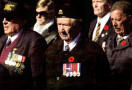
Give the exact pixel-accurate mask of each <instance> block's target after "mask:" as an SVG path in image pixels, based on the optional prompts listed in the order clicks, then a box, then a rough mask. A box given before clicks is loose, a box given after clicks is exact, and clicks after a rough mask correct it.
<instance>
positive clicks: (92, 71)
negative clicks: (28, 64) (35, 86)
mask: <svg viewBox="0 0 132 90" xmlns="http://www.w3.org/2000/svg"><path fill="white" fill-rule="evenodd" d="M73 63H79V64H80V66H78V67H80V69H79V72H80V74H79V75H78V76H74V75H71V76H65V75H63V72H64V65H71V64H73ZM108 72H109V65H108V61H107V60H106V57H105V55H104V53H103V51H102V49H101V48H100V47H99V46H98V45H97V44H95V43H93V42H91V41H89V40H84V38H80V39H79V41H78V43H77V45H76V46H75V47H74V48H73V50H72V51H70V52H67V51H63V41H62V40H59V41H57V42H56V43H54V44H53V45H51V46H50V47H49V48H48V49H47V50H46V78H47V88H48V90H50V89H51V90H71V89H75V90H84V89H85V90H86V89H87V90H88V89H90V90H94V89H95V88H96V87H97V83H98V82H97V81H103V79H104V77H105V76H106V75H107V74H108ZM100 84H101V83H100Z"/></svg>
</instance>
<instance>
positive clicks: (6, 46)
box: [5, 39, 11, 48]
mask: <svg viewBox="0 0 132 90" xmlns="http://www.w3.org/2000/svg"><path fill="white" fill-rule="evenodd" d="M10 44H11V39H8V41H7V42H6V44H5V48H8V46H9V45H10Z"/></svg>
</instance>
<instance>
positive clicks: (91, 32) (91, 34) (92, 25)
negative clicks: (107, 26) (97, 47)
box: [88, 18, 97, 40]
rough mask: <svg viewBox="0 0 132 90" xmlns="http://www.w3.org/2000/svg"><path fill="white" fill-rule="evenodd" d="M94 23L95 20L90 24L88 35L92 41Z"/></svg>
mask: <svg viewBox="0 0 132 90" xmlns="http://www.w3.org/2000/svg"><path fill="white" fill-rule="evenodd" d="M96 23H97V18H96V19H95V20H93V21H92V22H91V24H90V29H89V35H88V36H89V39H90V40H92V36H93V31H94V28H95V26H96Z"/></svg>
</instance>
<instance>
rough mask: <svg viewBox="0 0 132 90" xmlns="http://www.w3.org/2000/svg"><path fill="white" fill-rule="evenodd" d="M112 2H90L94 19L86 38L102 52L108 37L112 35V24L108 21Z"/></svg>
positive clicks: (105, 0) (107, 0)
mask: <svg viewBox="0 0 132 90" xmlns="http://www.w3.org/2000/svg"><path fill="white" fill-rule="evenodd" d="M112 1H113V0H92V7H93V11H94V15H95V16H97V18H96V19H94V20H93V21H92V22H91V24H90V28H89V33H88V37H89V39H90V40H92V41H94V42H96V43H98V44H99V45H100V46H101V47H102V48H103V50H104V51H105V50H106V42H107V39H108V37H109V36H111V35H113V33H114V30H113V29H112V23H111V20H110V8H111V5H112Z"/></svg>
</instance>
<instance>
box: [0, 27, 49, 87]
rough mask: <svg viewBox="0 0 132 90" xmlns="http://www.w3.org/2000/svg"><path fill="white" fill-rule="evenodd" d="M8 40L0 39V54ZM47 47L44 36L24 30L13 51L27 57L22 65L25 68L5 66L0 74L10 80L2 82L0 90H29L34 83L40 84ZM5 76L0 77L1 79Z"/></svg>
mask: <svg viewBox="0 0 132 90" xmlns="http://www.w3.org/2000/svg"><path fill="white" fill-rule="evenodd" d="M6 40H7V36H6V35H4V36H3V37H1V38H0V54H1V51H2V49H3V47H4V44H5V42H6ZM46 47H47V44H46V42H45V40H44V39H43V37H42V36H40V35H39V34H37V33H36V32H34V31H31V30H25V31H24V30H23V32H22V33H21V36H20V38H19V39H18V41H17V42H16V44H15V46H14V47H13V48H12V50H13V49H14V48H16V51H15V53H16V54H18V55H21V56H25V57H26V59H25V62H24V63H22V62H21V63H20V65H23V68H21V66H20V67H16V66H9V65H6V64H3V65H2V69H1V71H0V72H2V73H0V74H3V75H4V74H6V76H7V78H8V79H7V78H6V79H7V80H3V81H0V84H1V85H0V90H2V89H3V90H9V89H10V90H27V89H30V88H31V87H32V84H33V83H34V82H35V83H37V82H40V81H41V80H42V75H43V74H44V70H43V69H44V68H43V67H44V66H43V65H44V61H45V57H44V51H45V49H46ZM3 68H5V69H3ZM7 74H8V75H7ZM3 75H0V78H2V77H3Z"/></svg>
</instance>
